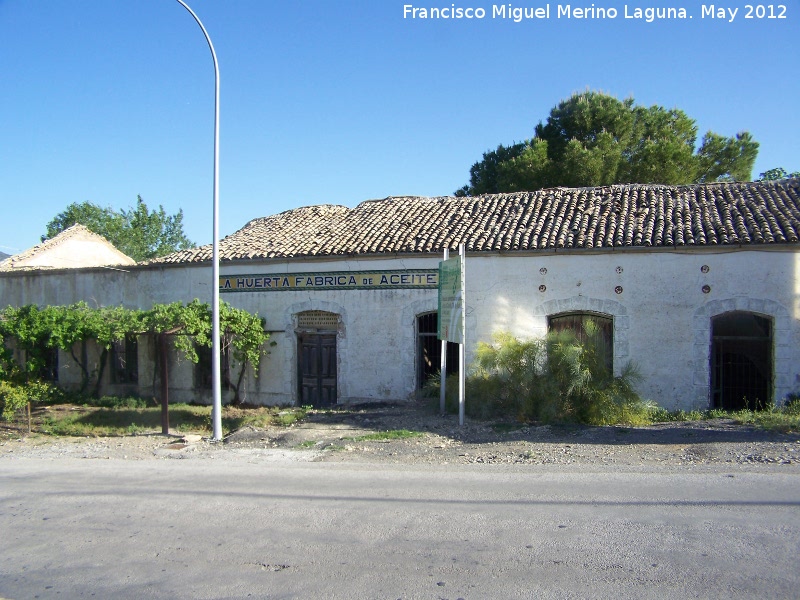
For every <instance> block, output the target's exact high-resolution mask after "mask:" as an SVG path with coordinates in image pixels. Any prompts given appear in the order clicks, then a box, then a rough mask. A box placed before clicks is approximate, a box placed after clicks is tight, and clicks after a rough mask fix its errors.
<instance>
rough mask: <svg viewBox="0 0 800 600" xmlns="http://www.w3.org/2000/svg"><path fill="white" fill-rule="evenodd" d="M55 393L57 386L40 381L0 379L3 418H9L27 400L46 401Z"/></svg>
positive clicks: (0, 400) (21, 407)
mask: <svg viewBox="0 0 800 600" xmlns="http://www.w3.org/2000/svg"><path fill="white" fill-rule="evenodd" d="M57 395H58V389H57V388H54V387H53V386H52V385H50V384H48V383H44V382H41V381H31V382H29V383H22V384H18V383H14V382H12V381H0V409H2V416H3V419H5V420H10V419H11V418H12V417H13V416H14V413H15V412H17V411H18V410H21V409H23V408H25V406H26V405H27V404H28V402H47V401H49V400H51V399H52V398H53V397H54V396H57Z"/></svg>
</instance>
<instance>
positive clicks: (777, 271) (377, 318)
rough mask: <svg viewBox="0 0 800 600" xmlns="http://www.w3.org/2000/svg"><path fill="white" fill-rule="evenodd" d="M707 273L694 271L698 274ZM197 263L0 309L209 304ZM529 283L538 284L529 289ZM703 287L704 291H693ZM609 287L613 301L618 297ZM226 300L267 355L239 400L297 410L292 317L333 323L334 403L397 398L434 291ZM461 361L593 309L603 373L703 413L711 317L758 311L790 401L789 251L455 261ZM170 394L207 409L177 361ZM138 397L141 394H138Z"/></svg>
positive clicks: (411, 389)
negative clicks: (627, 367)
mask: <svg viewBox="0 0 800 600" xmlns="http://www.w3.org/2000/svg"><path fill="white" fill-rule="evenodd" d="M439 260H440V259H439V257H433V256H432V257H423V258H402V259H401V258H382V259H366V260H336V261H313V260H298V261H293V262H290V261H279V262H263V263H257V262H253V263H247V264H244V263H239V264H236V265H223V267H222V269H221V274H222V275H223V276H225V275H228V274H237V275H242V274H252V275H265V274H278V273H300V272H306V273H321V272H328V271H361V270H397V269H420V268H435V267H436V265H437V264H438V261H439ZM704 266H707V267H708V269H707V272H704V271H706V270H705V269H703V268H702V267H704ZM210 283H211V282H210V268H208V267H185V266H178V267H159V268H152V267H150V268H144V267H133V268H129V269H128V270H127V271H126V272H120V271H111V270H106V269H91V270H81V271H76V270H70V271H58V272H39V273H35V272H34V273H25V274H9V275H0V306H6V305H9V304H11V305H22V304H28V303H37V304H69V303H71V302H75V301H78V300H85V301H86V302H88V303H90V304H97V305H106V306H108V305H123V306H128V307H141V308H148V307H149V306H151V305H152V304H154V303H162V302H172V301H176V300H181V301H189V300H192V299H193V298H199V299H200V300H202V301H206V302H210V297H211V292H210ZM540 286H545V289H544V290H543V291H540ZM703 286H708V288H709V291H708V292H704V291H703ZM618 290H619V293H618ZM221 297H222V299H223V300H224V301H226V302H229V303H230V304H232V305H234V306H237V307H240V308H243V309H246V310H248V311H250V312H257V313H258V314H259V315H261V316H263V317H265V318H266V322H267V329H268V330H270V331H272V332H273V333H272V341H273V342H274V343H275V344H274V346H271V347H270V348H269V351H270V355H269V356H267V357H266V358H265V359H264V361H263V363H262V368H261V370H260V373H259V377H258V379H252V378H250V379H249V380H248V381H247V382H246V400H247V401H248V402H254V403H265V404H288V403H294V402H296V401H297V392H296V390H297V387H298V382H297V341H296V332H295V326H296V315H297V314H298V313H300V312H303V311H306V310H325V311H329V312H334V313H337V314H339V315H340V316H341V326H340V329H339V333H338V339H337V346H338V348H337V352H338V396H339V399H340V401H341V402H360V401H369V400H404V399H408V398H410V397H412V396H413V395H414V393H415V390H416V387H417V381H416V377H417V375H416V373H417V370H416V368H417V367H416V365H417V357H416V351H417V338H416V317H417V315H419V314H421V313H425V312H429V311H434V310H436V308H437V299H436V290H418V289H390V290H330V291H260V292H237V293H224V294H222V295H221ZM467 305H468V317H467V337H468V348H467V349H468V353H467V360H468V361H469V359H470V357H471V355H472V349H473V348H474V345H475V343H476V342H477V341H478V340H483V341H490V340H491V338H492V334H493V333H494V332H496V331H500V330H507V331H511V332H513V333H514V334H515V335H517V336H519V337H533V336H540V335H542V334H543V333H544V332H545V331H546V328H547V316H548V315H552V314H557V313H560V312H565V311H583V310H586V311H593V312H600V313H606V314H609V315H611V316H613V318H614V364H615V369H616V370H619V369H621V367H622V365H623V364H624V363H625V361H627V360H629V359H632V360H634V361H635V362H636V363H637V364H638V365H639V367H640V370H641V372H642V374H643V376H644V381H643V383H642V384H641V386H640V392H641V393H642V395H643V396H644V397H646V398H649V399H652V400H654V401H656V402H658V403H659V404H661V405H662V406H664V407H666V408H669V409H674V408H684V409H690V408H695V407H699V408H704V407H707V406H708V403H709V350H710V344H711V317H713V316H715V315H717V314H721V313H724V312H727V311H730V310H747V311H752V312H757V313H761V314H764V315H767V316H769V317H771V318H772V319H773V323H774V370H775V380H774V388H775V398H776V400H778V401H780V400H781V399H783V398H784V397H785V396H786V395H787V394H789V393H791V392H798V391H800V325H799V323H800V321H799V319H800V254H798V253H797V252H790V251H786V250H783V251H776V250H750V249H745V250H732V251H720V250H719V249H717V250H706V249H691V250H688V251H684V252H678V251H655V252H643V251H626V252H619V251H615V252H610V253H609V252H604V253H589V252H570V253H563V254H560V253H556V254H552V253H550V254H537V255H528V256H523V255H519V254H514V255H511V254H509V255H481V256H469V257H468V262H467ZM144 354H147V353H146V352H145V350H144V348H142V349H140V363H139V365H140V388H142V391H143V393H150V392H151V391H152V371H149V370H148V369H149V368H151V367H148V366H147V357H146V356H145V355H144ZM170 378H171V379H170V396H171V399H173V400H180V401H201V402H208V401H210V393H209V392H206V391H202V390H195V389H194V377H193V371H192V367H191V365H190V364H188V363H186V361H185V360H183V361H181V360H179V358H178V357H174V360H173V363H172V368H171V373H170ZM145 388H146V389H145Z"/></svg>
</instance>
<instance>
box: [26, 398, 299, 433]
mask: <svg viewBox="0 0 800 600" xmlns="http://www.w3.org/2000/svg"><path fill="white" fill-rule="evenodd" d="M122 400H123V401H122V402H115V401H111V402H109V401H105V400H104V399H101V400H100V401H98V403H103V404H104V405H105V406H89V405H82V406H76V405H72V404H70V405H51V406H48V407H46V408H44V410H42V411H41V412H40V415H41V416H40V419H39V421H40V422H39V424H38V427H37V430H38V431H39V432H40V433H45V434H48V435H59V436H76V437H86V436H89V437H108V436H125V435H143V434H150V433H160V432H161V407H160V406H159V407H156V406H146V407H141V406H140V399H134V400H135V402H130V401H129V400H125V399H122ZM131 405H132V406H131ZM305 415H306V411H305V410H304V409H302V408H288V409H287V408H277V407H232V406H224V407H223V409H222V430H223V434H228V433H230V432H232V431H236V430H237V429H241V428H242V427H245V426H248V425H249V426H252V427H257V428H264V427H268V426H270V425H290V424H292V423H296V422H298V421H300V420H302V419H303V418H304V417H305ZM169 423H170V429H173V430H176V431H178V432H181V433H201V434H203V433H209V432H211V429H212V427H211V407H210V406H199V405H194V404H170V407H169Z"/></svg>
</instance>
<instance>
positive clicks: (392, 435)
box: [345, 429, 422, 442]
mask: <svg viewBox="0 0 800 600" xmlns="http://www.w3.org/2000/svg"><path fill="white" fill-rule="evenodd" d="M421 435H422V433H421V432H419V431H409V430H408V429H390V430H388V431H377V432H375V433H368V434H366V435H360V436H358V437H354V438H345V439H347V440H348V441H351V442H374V441H386V440H405V439H409V438H415V437H420V436H421Z"/></svg>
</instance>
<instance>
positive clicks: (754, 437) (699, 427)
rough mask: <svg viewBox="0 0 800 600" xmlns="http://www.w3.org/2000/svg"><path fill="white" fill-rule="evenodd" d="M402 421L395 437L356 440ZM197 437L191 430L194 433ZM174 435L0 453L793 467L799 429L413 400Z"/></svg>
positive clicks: (799, 465)
mask: <svg viewBox="0 0 800 600" xmlns="http://www.w3.org/2000/svg"><path fill="white" fill-rule="evenodd" d="M398 429H406V430H410V431H415V432H421V435H419V436H416V437H410V438H404V439H391V440H386V439H383V440H381V439H378V440H368V439H363V438H364V436H368V435H371V434H375V433H380V432H385V431H393V430H398ZM198 437H199V436H195V438H198ZM195 438H193V437H192V436H187V437H186V438H184V437H182V436H181V435H179V434H176V435H171V436H163V435H160V434H155V433H153V434H149V435H135V436H126V437H108V438H64V437H59V438H53V437H47V436H42V435H32V436H23V437H18V436H12V437H6V438H5V439H2V440H0V460H8V459H15V458H42V459H58V458H77V459H80V458H87V459H110V458H115V459H128V460H159V459H217V460H247V461H253V460H256V461H315V462H320V461H322V462H348V461H350V462H368V463H375V462H389V463H407V464H415V463H416V464H424V463H428V464H485V465H508V464H528V465H581V466H596V467H598V468H609V469H614V468H617V469H629V468H636V467H652V466H657V465H661V466H701V465H711V466H718V467H724V468H780V469H783V470H786V471H787V472H788V471H793V472H795V471H800V434H796V433H792V434H782V433H776V432H766V431H762V430H759V429H757V428H754V427H750V426H746V425H737V424H735V423H733V421H731V420H728V419H714V420H709V421H692V422H682V423H663V424H657V425H652V426H648V427H619V426H615V427H583V426H540V427H536V426H529V427H525V426H520V425H515V424H508V423H488V422H475V421H470V420H468V421H467V423H466V424H465V425H464V426H463V427H459V426H458V420H457V417H455V416H452V415H448V416H444V417H442V416H439V415H438V414H435V413H433V412H431V411H430V409H429V408H428V407H427V406H426V405H424V404H421V403H409V404H396V405H386V404H381V405H363V406H354V407H347V408H342V409H337V410H329V411H312V412H311V413H309V415H308V417H307V418H306V420H305V421H303V422H302V423H299V424H296V425H293V426H290V427H269V428H266V429H256V428H252V427H246V428H244V429H241V430H239V431H237V432H234V433H232V434H230V435H229V436H228V437H227V438H226V439H225V440H224V442H223V443H214V442H212V441H210V440H208V439H207V438H200V439H195Z"/></svg>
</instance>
